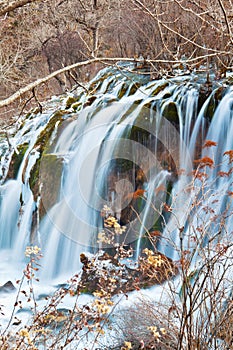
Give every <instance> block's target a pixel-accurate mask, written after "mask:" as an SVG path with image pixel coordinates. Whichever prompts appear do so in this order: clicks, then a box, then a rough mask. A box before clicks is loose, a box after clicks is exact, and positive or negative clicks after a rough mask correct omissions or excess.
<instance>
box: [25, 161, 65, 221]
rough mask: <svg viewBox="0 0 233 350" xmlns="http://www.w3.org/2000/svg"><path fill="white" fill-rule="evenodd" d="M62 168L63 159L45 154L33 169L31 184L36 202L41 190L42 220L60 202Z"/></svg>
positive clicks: (40, 213) (40, 209)
mask: <svg viewBox="0 0 233 350" xmlns="http://www.w3.org/2000/svg"><path fill="white" fill-rule="evenodd" d="M62 168H63V159H62V158H58V157H57V156H56V155H55V154H44V155H43V156H42V157H41V158H40V159H38V161H37V163H36V164H35V165H34V167H33V168H32V171H31V174H30V180H29V184H30V188H31V190H32V192H33V195H34V198H35V200H36V198H37V197H38V194H39V189H40V192H41V193H40V195H41V202H40V208H39V217H40V219H41V218H42V217H43V216H44V214H46V211H47V210H49V209H50V208H51V207H52V206H53V205H54V204H56V202H57V200H58V197H59V193H60V186H61V175H62Z"/></svg>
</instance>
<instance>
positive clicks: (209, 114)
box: [199, 86, 225, 121]
mask: <svg viewBox="0 0 233 350" xmlns="http://www.w3.org/2000/svg"><path fill="white" fill-rule="evenodd" d="M224 91H225V89H224V88H223V87H222V86H221V87H219V88H218V89H217V90H215V92H214V93H213V95H212V96H211V98H210V100H209V103H208V105H207V107H206V109H205V111H204V117H205V118H206V119H208V120H210V121H211V120H212V118H213V115H214V113H215V111H216V108H217V106H218V104H219V102H220V101H221V99H222V97H223V94H224ZM201 98H202V99H203V100H204V97H203V96H200V97H199V100H200V99H201Z"/></svg>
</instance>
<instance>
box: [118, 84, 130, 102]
mask: <svg viewBox="0 0 233 350" xmlns="http://www.w3.org/2000/svg"><path fill="white" fill-rule="evenodd" d="M128 88H129V86H128V84H127V83H123V84H122V85H121V88H120V89H119V91H118V94H117V97H118V98H122V97H123V96H125V94H126V91H127V90H128Z"/></svg>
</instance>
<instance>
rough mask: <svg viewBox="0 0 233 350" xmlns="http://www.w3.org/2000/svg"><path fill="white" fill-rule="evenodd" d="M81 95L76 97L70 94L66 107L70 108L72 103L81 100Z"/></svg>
mask: <svg viewBox="0 0 233 350" xmlns="http://www.w3.org/2000/svg"><path fill="white" fill-rule="evenodd" d="M79 98H80V97H79V96H77V97H74V96H68V97H67V99H66V109H68V108H70V107H71V106H72V104H74V103H75V102H77V101H78V100H79Z"/></svg>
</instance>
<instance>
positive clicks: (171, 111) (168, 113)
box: [162, 101, 179, 124]
mask: <svg viewBox="0 0 233 350" xmlns="http://www.w3.org/2000/svg"><path fill="white" fill-rule="evenodd" d="M162 115H163V117H164V118H166V119H167V120H169V122H173V123H175V124H179V114H178V110H177V106H176V103H175V102H172V101H170V102H168V103H166V104H165V105H164V107H163V111H162Z"/></svg>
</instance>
